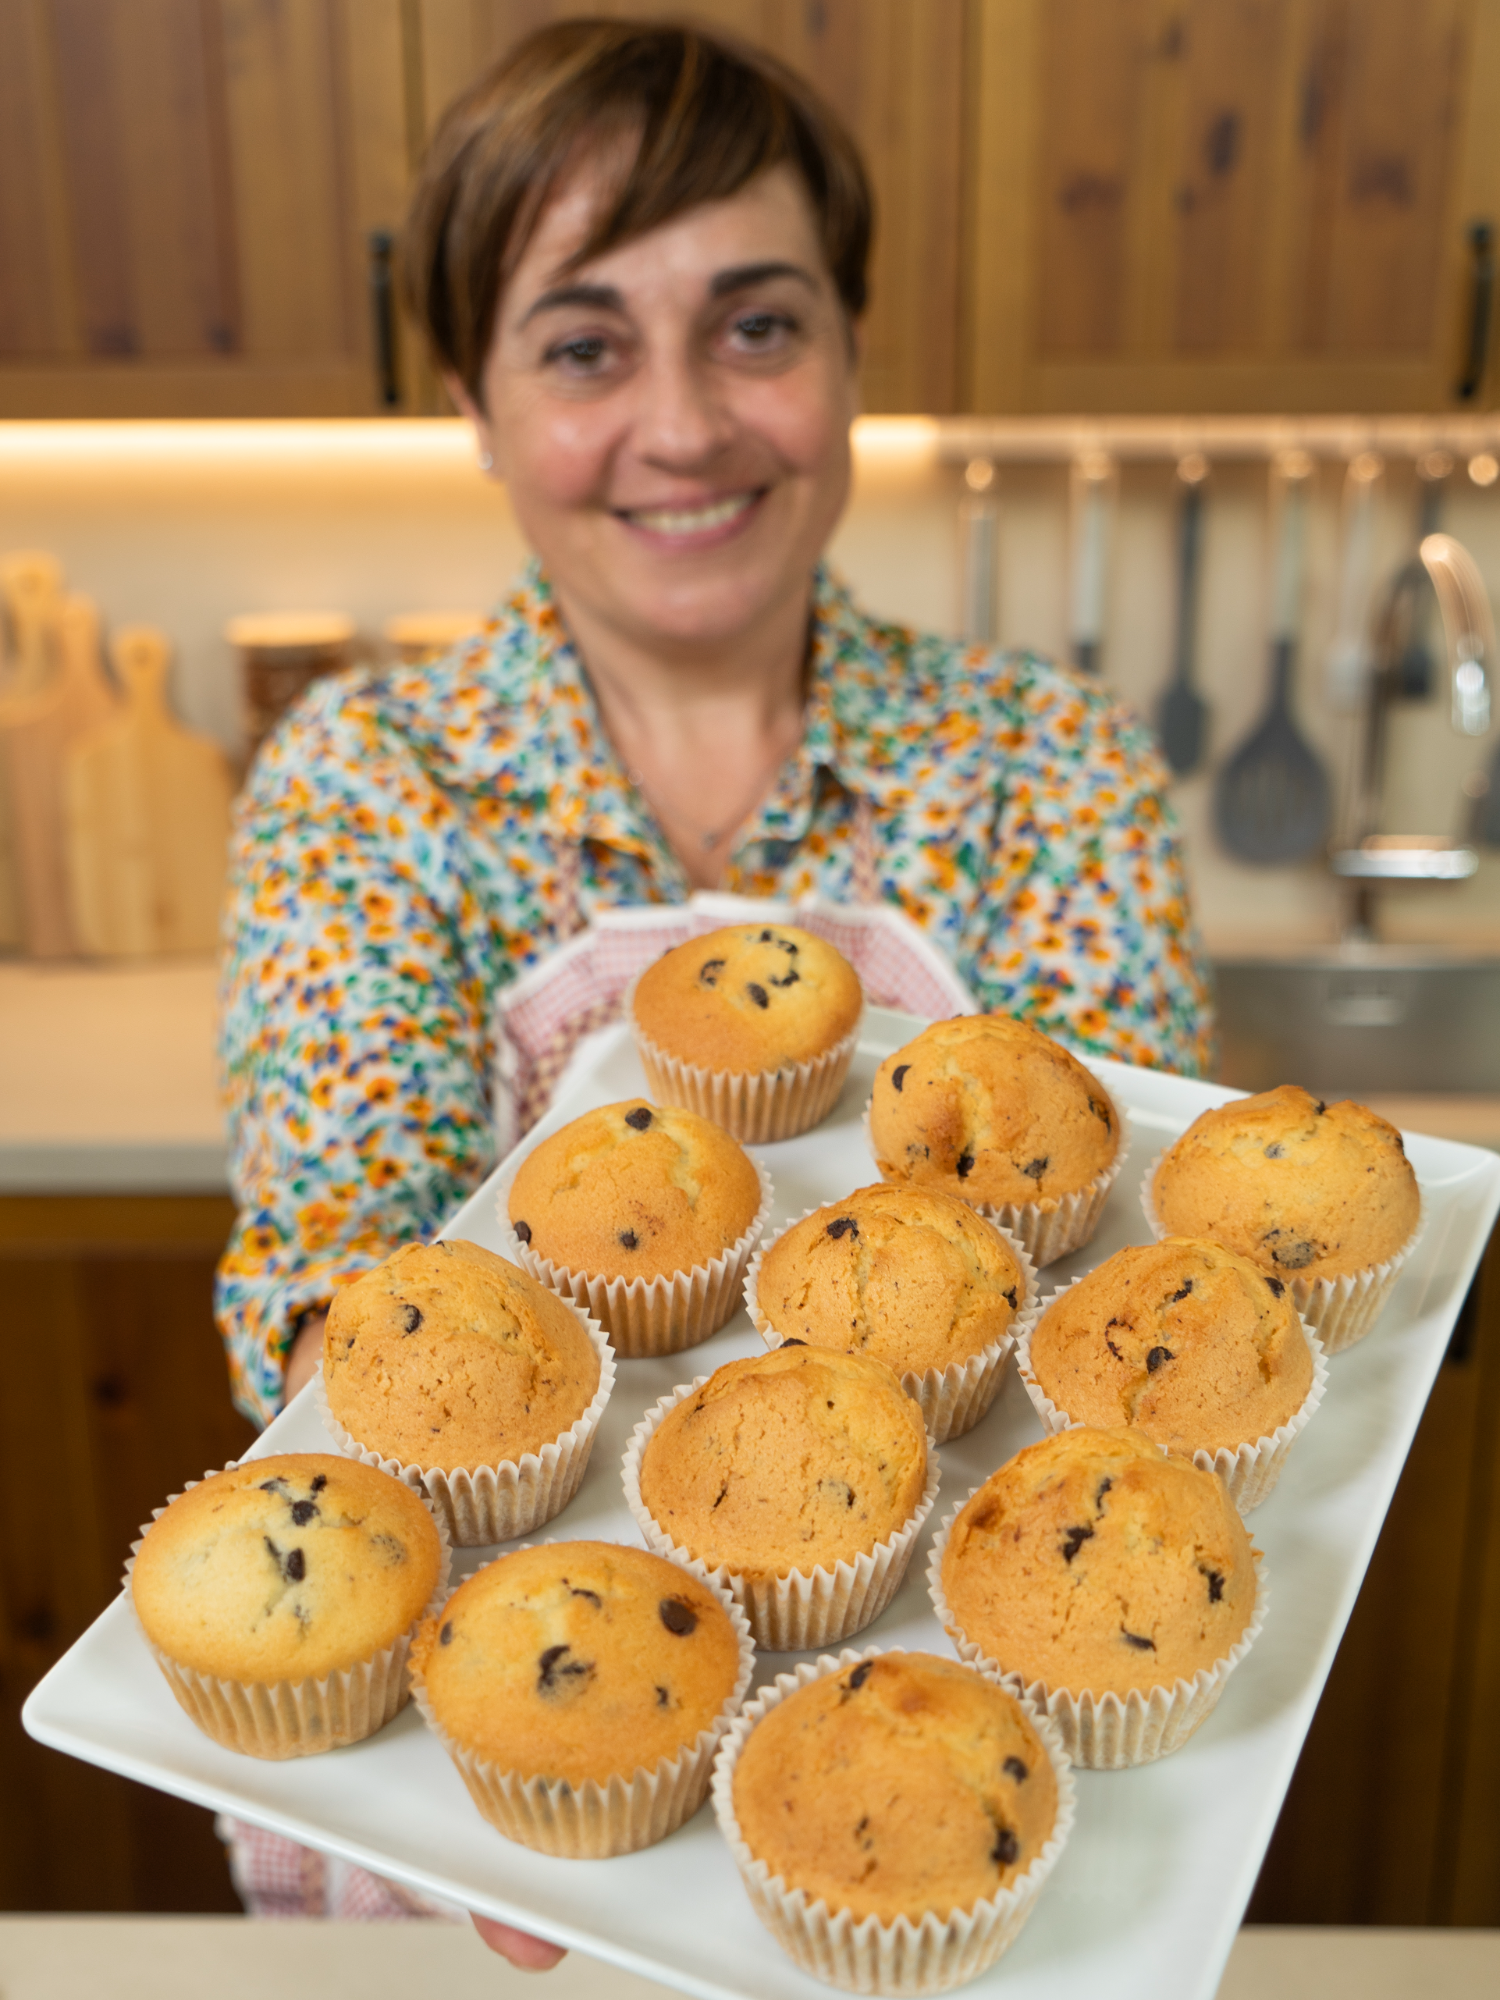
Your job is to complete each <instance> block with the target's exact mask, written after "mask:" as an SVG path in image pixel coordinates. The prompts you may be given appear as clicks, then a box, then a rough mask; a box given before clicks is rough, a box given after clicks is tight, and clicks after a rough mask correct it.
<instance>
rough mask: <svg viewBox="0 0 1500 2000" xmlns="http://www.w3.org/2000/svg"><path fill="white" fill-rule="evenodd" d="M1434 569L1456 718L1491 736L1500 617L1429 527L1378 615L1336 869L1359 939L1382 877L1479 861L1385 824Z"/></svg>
mask: <svg viewBox="0 0 1500 2000" xmlns="http://www.w3.org/2000/svg"><path fill="white" fill-rule="evenodd" d="M1429 577H1430V578H1431V580H1432V585H1433V588H1434V589H1435V591H1436V592H1437V600H1438V607H1439V609H1440V611H1441V613H1442V619H1443V633H1444V637H1445V639H1446V641H1447V650H1448V660H1449V667H1450V672H1451V713H1452V719H1453V727H1454V729H1455V730H1456V731H1457V732H1458V733H1459V734H1460V735H1461V736H1483V735H1485V734H1486V732H1487V731H1488V729H1489V726H1490V662H1491V661H1492V660H1493V659H1494V655H1495V627H1494V620H1493V618H1492V617H1491V614H1490V601H1489V597H1488V595H1487V594H1486V592H1485V588H1484V581H1483V579H1482V578H1481V576H1480V574H1479V570H1478V567H1477V565H1476V564H1475V561H1474V558H1473V557H1472V556H1471V555H1470V554H1469V552H1468V550H1467V549H1466V548H1465V547H1464V546H1463V544H1462V543H1461V542H1457V541H1455V540H1454V539H1453V537H1452V536H1451V535H1441V534H1427V535H1424V536H1423V538H1422V542H1421V545H1420V547H1419V549H1418V551H1417V554H1416V555H1415V556H1414V557H1413V558H1412V559H1411V561H1409V562H1406V563H1403V564H1402V566H1401V568H1400V569H1398V570H1397V572H1396V574H1395V576H1394V577H1393V578H1392V579H1391V582H1390V585H1389V587H1388V588H1387V590H1386V594H1385V597H1384V600H1383V601H1382V604H1381V608H1380V612H1379V615H1378V617H1377V619H1376V621H1375V647H1374V662H1373V665H1372V667H1371V670H1370V678H1369V688H1368V692H1367V696H1366V701H1365V713H1364V735H1363V745H1362V753H1361V758H1360V770H1359V778H1358V782H1357V785H1356V789H1355V797H1354V807H1353V813H1352V823H1353V839H1352V841H1351V843H1350V845H1349V846H1347V847H1345V848H1341V849H1339V850H1338V851H1337V852H1336V853H1335V854H1334V855H1333V857H1332V867H1333V872H1334V874H1335V875H1338V876H1340V877H1342V878H1343V879H1344V880H1345V881H1346V882H1347V883H1348V884H1349V888H1350V900H1349V914H1348V920H1347V922H1346V925H1345V931H1344V935H1345V937H1346V938H1347V939H1349V940H1351V941H1354V942H1369V941H1373V939H1374V937H1375V895H1376V891H1377V890H1378V888H1379V887H1380V885H1381V884H1382V883H1383V882H1460V881H1462V880H1463V879H1464V878H1465V877H1466V876H1469V875H1472V874H1473V873H1474V870H1475V869H1476V868H1477V867H1478V865H1479V857H1478V855H1477V854H1476V853H1475V852H1474V850H1473V848H1472V847H1469V846H1466V845H1461V844H1457V843H1455V842H1453V841H1451V840H1447V839H1444V838H1443V836H1441V835H1433V834H1383V833H1382V832H1381V831H1380V807H1381V797H1382V793H1383V791H1384V785H1385V765H1386V750H1387V741H1388V736H1389V729H1390V710H1391V705H1392V703H1393V702H1395V701H1398V700H1400V699H1401V698H1402V697H1403V696H1406V697H1410V695H1411V694H1413V693H1415V692H1417V690H1416V689H1415V688H1414V687H1413V686H1412V684H1411V683H1412V678H1413V676H1412V672H1411V662H1412V659H1413V655H1414V653H1415V652H1416V650H1417V647H1418V645H1419V632H1418V621H1419V616H1420V611H1421V606H1422V596H1423V587H1424V583H1425V581H1426V579H1427V578H1429Z"/></svg>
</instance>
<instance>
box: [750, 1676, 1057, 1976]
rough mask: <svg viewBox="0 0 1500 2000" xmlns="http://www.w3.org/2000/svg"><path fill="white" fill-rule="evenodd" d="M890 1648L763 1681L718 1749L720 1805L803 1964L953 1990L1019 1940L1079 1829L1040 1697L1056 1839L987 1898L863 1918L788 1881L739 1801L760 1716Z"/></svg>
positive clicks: (766, 1905) (779, 1931)
mask: <svg viewBox="0 0 1500 2000" xmlns="http://www.w3.org/2000/svg"><path fill="white" fill-rule="evenodd" d="M887 1650H888V1649H887V1648H885V1647H881V1646H867V1647H865V1649H864V1650H863V1651H862V1652H856V1651H855V1650H854V1649H853V1648H846V1649H845V1650H844V1651H843V1652H842V1653H840V1654H839V1655H838V1657H837V1658H836V1659H835V1658H833V1657H832V1656H831V1655H829V1654H827V1653H824V1654H823V1655H822V1656H821V1657H820V1658H819V1659H818V1660H816V1661H803V1662H802V1663H801V1664H800V1665H799V1666H798V1667H797V1668H796V1670H795V1671H794V1672H792V1673H789V1674H778V1675H777V1676H776V1679H775V1682H774V1684H773V1685H772V1686H770V1687H763V1688H761V1689H760V1690H759V1691H758V1693H757V1694H756V1696H755V1699H754V1700H753V1701H751V1702H749V1703H748V1704H747V1705H746V1707H745V1709H744V1712H743V1713H742V1714H741V1716H740V1717H739V1719H738V1721H737V1722H735V1723H734V1725H733V1726H732V1728H731V1729H730V1730H729V1731H728V1733H727V1734H726V1736H725V1738H724V1742H723V1746H722V1748H721V1749H720V1751H719V1755H718V1760H717V1762H716V1763H715V1765H714V1775H713V1795H714V1812H715V1814H716V1816H717V1818H718V1822H719V1828H720V1831H721V1832H722V1833H723V1835H724V1838H725V1840H726V1841H727V1842H728V1843H729V1850H730V1852H731V1853H732V1854H733V1856H734V1859H735V1863H736V1865H737V1866H738V1868H739V1871H740V1876H741V1878H742V1880H743V1881H744V1884H745V1889H746V1892H747V1893H748V1895H749V1897H750V1901H751V1904H752V1905H753V1906H754V1909H755V1914H756V1915H757V1916H758V1917H759V1918H760V1920H761V1922H762V1923H763V1924H764V1925H765V1927H766V1929H767V1930H768V1931H769V1932H770V1933H771V1935H772V1936H773V1937H774V1938H775V1940H776V1942H777V1943H778V1944H779V1945H780V1946H781V1948H782V1950H783V1951H785V1952H786V1953H787V1954H788V1955H789V1956H790V1957H791V1958H793V1959H794V1960H795V1961H796V1963H797V1964H798V1965H799V1966H800V1967H801V1968H802V1970H803V1971H804V1972H810V1973H811V1974H812V1975H813V1977H814V1978H815V1979H822V1980H825V1981H826V1982H827V1983H828V1984H829V1985H830V1986H840V1987H842V1988H843V1989H844V1990H845V1992H848V1993H877V1994H889V1995H908V1994H910V1995H917V1994H926V1993H946V1992H947V1991H948V1990H949V1988H950V1987H954V1986H961V1985H963V1984H964V1982H965V1981H966V1980H970V1979H974V1978H976V1977H977V1976H978V1975H979V1974H980V1973H981V1972H983V1971H985V1969H986V1968H987V1967H989V1966H991V1965H993V1964H994V1962H995V1960H996V1959H997V1958H999V1957H1000V1955H1001V1953H1002V1952H1004V1951H1005V1950H1006V1949H1007V1948H1008V1947H1009V1946H1010V1945H1011V1944H1013V1943H1014V1942H1015V1940H1016V1938H1017V1936H1018V1935H1019V1934H1020V1931H1021V1927H1022V1926H1023V1925H1024V1923H1025V1922H1026V1919H1027V1918H1028V1917H1029V1916H1030V1915H1031V1912H1032V1910H1033V1909H1034V1908H1035V1907H1036V1899H1037V1897H1038V1896H1039V1895H1040V1894H1041V1891H1042V1888H1043V1885H1044V1884H1045V1882H1046V1880H1047V1877H1048V1876H1049V1875H1050V1874H1051V1873H1052V1870H1053V1869H1054V1868H1055V1867H1056V1865H1057V1860H1058V1857H1059V1855H1060V1854H1061V1853H1062V1851H1063V1849H1064V1847H1065V1846H1066V1845H1067V1842H1068V1835H1069V1834H1070V1833H1071V1832H1072V1830H1073V1819H1074V1814H1075V1811H1076V1807H1077V1791H1076V1787H1075V1785H1074V1783H1073V1772H1072V1767H1071V1766H1070V1764H1069V1762H1068V1757H1067V1753H1066V1751H1065V1750H1064V1748H1063V1743H1062V1737H1061V1734H1060V1732H1059V1731H1058V1729H1057V1727H1056V1725H1055V1724H1054V1723H1053V1722H1052V1720H1051V1718H1050V1717H1049V1716H1048V1715H1047V1714H1046V1713H1045V1712H1044V1711H1043V1710H1042V1709H1040V1708H1038V1707H1037V1705H1036V1703H1035V1702H1033V1701H1031V1700H1029V1699H1028V1698H1027V1697H1026V1696H1025V1695H1022V1696H1020V1702H1021V1706H1022V1707H1023V1708H1024V1709H1025V1710H1026V1712H1027V1715H1028V1717H1029V1719H1030V1721H1031V1724H1032V1726H1033V1728H1034V1729H1035V1730H1036V1733H1037V1735H1038V1736H1039V1737H1040V1738H1041V1741H1042V1747H1043V1748H1044V1749H1045V1750H1046V1752H1047V1755H1048V1757H1049V1758H1050V1759H1051V1763H1052V1769H1053V1772H1054V1774H1055V1776H1056V1779H1057V1819H1056V1821H1055V1822H1054V1825H1053V1828H1052V1834H1051V1837H1050V1839H1049V1840H1048V1841H1047V1842H1046V1844H1045V1846H1044V1847H1043V1848H1042V1851H1041V1853H1040V1854H1039V1855H1038V1856H1037V1857H1036V1859H1035V1860H1034V1861H1033V1862H1032V1864H1031V1866H1030V1867H1029V1868H1028V1869H1027V1870H1026V1872H1025V1873H1024V1874H1023V1875H1021V1876H1019V1877H1018V1878H1017V1880H1016V1881H1015V1882H1014V1883H1012V1884H1011V1886H1010V1888H1008V1889H1001V1890H998V1891H997V1892H996V1893H995V1894H994V1895H993V1896H985V1897H982V1898H981V1899H980V1900H979V1901H978V1902H976V1903H974V1904H972V1905H971V1907H970V1908H968V1909H967V1910H950V1911H948V1912H947V1914H946V1915H942V1916H940V1915H938V1914H937V1913H936V1912H935V1911H928V1912H926V1914H924V1915H923V1916H921V1917H918V1918H912V1917H906V1916H901V1917H898V1918H897V1919H896V1921H895V1922H894V1923H891V1924H883V1923H882V1922H881V1921H880V1919H879V1918H878V1917H876V1916H868V1917H859V1918H857V1917H856V1916H855V1915H854V1914H853V1912H852V1911H850V1910H830V1909H829V1907H828V1905H827V1903H826V1902H824V1900H823V1899H822V1897H819V1898H818V1899H817V1900H816V1901H814V1900H812V1899H811V1898H810V1897H809V1896H808V1894H807V1891H806V1890H805V1889H796V1888H791V1887H789V1886H788V1885H787V1883H786V1881H785V1879H784V1878H783V1877H782V1876H780V1875H773V1874H772V1873H771V1870H770V1867H769V1866H768V1864H767V1863H766V1862H764V1861H761V1860H758V1859H757V1858H756V1856H755V1855H754V1854H753V1853H752V1852H751V1850H750V1847H749V1845H748V1843H747V1842H746V1840H745V1837H744V1835H743V1834H742V1833H741V1831H740V1825H739V1820H738V1818H737V1817H736V1815H735V1810H734V1772H735V1766H736V1765H737V1764H738V1762H739V1758H740V1753H741V1752H742V1751H743V1749H744V1747H745V1744H746V1743H747V1742H748V1741H749V1738H750V1735H751V1732H752V1731H753V1730H754V1728H755V1726H756V1724H757V1723H758V1722H760V1721H761V1720H762V1718H763V1717H764V1716H766V1715H768V1714H769V1713H770V1711H771V1710H772V1709H773V1708H775V1707H777V1706H778V1704H779V1703H781V1702H783V1701H785V1699H786V1698H787V1696H788V1695H790V1694H795V1693H796V1692H797V1690H798V1689H799V1688H804V1687H807V1686H809V1685H810V1684H811V1683H812V1682H813V1681H816V1680H821V1679H822V1678H823V1676H824V1675H825V1674H839V1673H842V1672H843V1671H844V1669H845V1668H846V1667H852V1666H856V1665H857V1664H858V1663H859V1662H860V1661H861V1660H868V1659H872V1658H874V1657H875V1656H876V1655H878V1654H880V1653H882V1652H884V1651H887ZM1007 1692H1012V1690H1009V1689H1007Z"/></svg>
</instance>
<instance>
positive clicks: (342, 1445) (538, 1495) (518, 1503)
mask: <svg viewBox="0 0 1500 2000" xmlns="http://www.w3.org/2000/svg"><path fill="white" fill-rule="evenodd" d="M574 1311H575V1312H577V1314H578V1317H579V1318H580V1319H581V1320H582V1321H583V1323H584V1326H585V1327H586V1328H587V1330H588V1336H589V1341H590V1343H591V1345H592V1347H593V1349H594V1352H595V1354H597V1355H598V1357H599V1386H598V1388H597V1389H596V1390H595V1391H594V1397H593V1401H592V1402H591V1403H590V1404H589V1406H588V1408H587V1409H586V1410H585V1411H584V1413H583V1415H582V1416H581V1417H579V1418H577V1419H576V1421H575V1422H573V1423H572V1424H570V1425H569V1427H568V1428H567V1430H565V1431H564V1432H563V1433H562V1434H561V1436H560V1437H556V1438H553V1439H552V1441H551V1442H550V1443H548V1444H544V1445H543V1446H542V1448H541V1450H540V1451H527V1452H523V1453H522V1454H521V1456H520V1457H519V1458H504V1459H500V1460H498V1461H497V1462H496V1463H495V1464H493V1465H478V1466H474V1467H471V1468H468V1469H465V1470H460V1471H457V1472H445V1471H444V1470H443V1469H442V1468H441V1467H440V1466H427V1465H407V1464H405V1463H404V1462H403V1461H402V1460H401V1459H399V1458H385V1457H383V1456H382V1455H381V1453H380V1452H378V1451H374V1450H372V1449H371V1448H370V1446H368V1445H365V1444H361V1443H360V1441H359V1439H358V1438H356V1437H354V1436H352V1435H351V1434H350V1432H349V1431H347V1430H346V1429H345V1428H344V1426H343V1425H342V1424H341V1423H340V1422H339V1420H338V1418H337V1417H336V1416H335V1415H334V1414H333V1412H332V1410H330V1409H329V1407H328V1386H327V1384H326V1383H325V1382H324V1380H323V1371H322V1368H321V1367H320V1368H319V1369H318V1372H317V1374H316V1375H315V1376H314V1377H313V1400H314V1402H315V1403H316V1405H317V1410H318V1415H319V1416H320V1417H321V1418H322V1419H323V1428H324V1429H325V1430H326V1431H327V1432H328V1435H329V1436H330V1437H331V1438H332V1439H333V1442H334V1443H335V1444H336V1445H337V1446H338V1448H339V1450H340V1451H341V1452H342V1453H343V1454H344V1456H345V1457H346V1458H357V1459H358V1460H359V1461H360V1463H361V1464H363V1465H373V1466H376V1467H378V1469H379V1470H380V1471H381V1472H388V1473H390V1475H391V1477H392V1478H393V1479H399V1480H401V1481H402V1482H403V1484H405V1485H407V1486H410V1487H412V1488H414V1489H415V1490H416V1491H417V1492H418V1493H420V1494H422V1495H423V1497H424V1498H425V1499H426V1500H427V1501H428V1503H429V1504H430V1505H431V1507H432V1511H433V1513H434V1514H435V1515H436V1516H437V1518H438V1519H439V1521H441V1523H442V1524H443V1527H444V1528H445V1529H446V1530H447V1533H448V1535H449V1537H450V1539H451V1540H452V1541H453V1543H454V1545H455V1546H456V1547H457V1548H461V1549H472V1548H481V1547H485V1546H487V1545H488V1544H490V1543H491V1542H508V1541H510V1540H511V1539H512V1538H513V1537H514V1536H516V1535H529V1534H530V1533H531V1532H532V1530H533V1529H535V1528H539V1527H541V1525H542V1523H543V1522H544V1521H550V1520H551V1519H552V1517H553V1516H554V1515H555V1514H560V1513H561V1512H562V1510H563V1508H564V1507H566V1506H567V1504H568V1502H569V1501H570V1500H571V1499H572V1498H573V1495H574V1494H575V1493H576V1492H577V1491H578V1488H579V1486H580V1485H581V1484H582V1483H583V1475H584V1474H585V1472H587V1471H588V1465H589V1454H590V1452H591V1451H592V1450H593V1448H594V1436H595V1433H596V1432H597V1431H598V1429H599V1419H600V1418H601V1417H602V1416H603V1415H604V1406H605V1404H606V1403H607V1402H608V1401H609V1396H610V1391H611V1390H612V1389H613V1388H614V1386H615V1356H614V1350H613V1348H612V1347H611V1346H610V1344H609V1341H608V1340H607V1339H606V1338H605V1334H604V1329H603V1327H601V1326H600V1325H599V1322H598V1321H597V1320H595V1319H591V1318H590V1317H589V1315H588V1313H586V1312H585V1311H584V1310H583V1309H582V1308H581V1307H578V1306H575V1307H574Z"/></svg>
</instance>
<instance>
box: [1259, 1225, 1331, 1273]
mask: <svg viewBox="0 0 1500 2000" xmlns="http://www.w3.org/2000/svg"><path fill="white" fill-rule="evenodd" d="M1261 1242H1262V1243H1263V1244H1264V1245H1265V1247H1266V1249H1267V1250H1269V1251H1270V1253H1271V1259H1272V1262H1273V1263H1276V1264H1279V1265H1280V1266H1281V1268H1282V1270H1283V1271H1301V1270H1305V1269H1306V1267H1307V1266H1308V1265H1309V1264H1310V1263H1311V1262H1312V1260H1313V1259H1314V1257H1316V1256H1317V1254H1318V1251H1317V1246H1316V1245H1315V1244H1312V1243H1309V1242H1308V1241H1307V1239H1306V1238H1305V1237H1302V1236H1289V1235H1288V1232H1287V1231H1286V1230H1284V1229H1272V1230H1270V1231H1268V1233H1267V1234H1266V1235H1265V1236H1263V1237H1262V1238H1261Z"/></svg>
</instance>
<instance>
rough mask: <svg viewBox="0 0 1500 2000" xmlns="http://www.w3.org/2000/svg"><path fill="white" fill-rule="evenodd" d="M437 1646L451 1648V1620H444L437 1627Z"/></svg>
mask: <svg viewBox="0 0 1500 2000" xmlns="http://www.w3.org/2000/svg"><path fill="white" fill-rule="evenodd" d="M438 1644H439V1645H440V1646H451V1645H452V1644H453V1620H452V1619H451V1618H445V1619H444V1620H443V1622H442V1624H441V1625H440V1626H439V1628H438Z"/></svg>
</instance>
